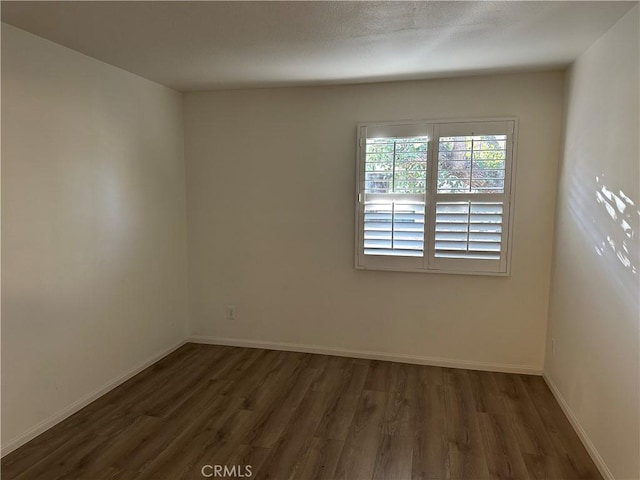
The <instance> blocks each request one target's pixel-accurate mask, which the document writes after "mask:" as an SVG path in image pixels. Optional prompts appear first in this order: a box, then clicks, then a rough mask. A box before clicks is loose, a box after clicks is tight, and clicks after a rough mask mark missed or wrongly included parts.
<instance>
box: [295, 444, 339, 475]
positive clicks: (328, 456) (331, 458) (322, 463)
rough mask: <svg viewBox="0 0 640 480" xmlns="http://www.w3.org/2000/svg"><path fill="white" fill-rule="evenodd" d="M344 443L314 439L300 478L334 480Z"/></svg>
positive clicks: (304, 461) (305, 456)
mask: <svg viewBox="0 0 640 480" xmlns="http://www.w3.org/2000/svg"><path fill="white" fill-rule="evenodd" d="M343 448H344V441H342V440H334V439H331V438H319V437H314V438H313V439H312V440H311V443H310V445H309V448H308V449H307V450H306V452H304V460H303V463H302V466H301V468H300V474H299V478H301V479H304V480H333V478H334V475H335V471H336V467H337V466H338V460H339V459H340V454H341V453H342V449H343Z"/></svg>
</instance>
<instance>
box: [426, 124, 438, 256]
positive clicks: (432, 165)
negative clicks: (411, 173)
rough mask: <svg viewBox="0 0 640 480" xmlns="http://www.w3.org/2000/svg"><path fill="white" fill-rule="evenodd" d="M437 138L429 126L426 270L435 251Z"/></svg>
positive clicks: (433, 127)
mask: <svg viewBox="0 0 640 480" xmlns="http://www.w3.org/2000/svg"><path fill="white" fill-rule="evenodd" d="M437 147H438V138H437V126H436V125H430V126H429V143H428V145H427V191H426V193H425V206H424V213H425V222H426V223H425V226H424V235H425V239H424V263H423V266H424V268H426V269H430V268H431V267H432V263H433V258H434V251H435V231H436V210H435V208H436V202H435V198H436V191H437V187H438V178H437V177H438V150H437Z"/></svg>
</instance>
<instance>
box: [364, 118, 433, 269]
mask: <svg viewBox="0 0 640 480" xmlns="http://www.w3.org/2000/svg"><path fill="white" fill-rule="evenodd" d="M430 136H431V128H430V127H429V126H428V125H426V124H395V125H391V124H385V125H376V126H372V127H370V128H366V127H362V128H361V132H360V142H361V146H360V152H361V157H362V160H361V162H360V163H361V165H362V169H359V171H358V173H359V175H358V177H359V182H358V191H359V200H360V201H359V206H358V207H359V209H358V216H359V217H360V218H361V219H362V222H360V225H359V232H358V237H359V238H360V239H361V241H360V244H359V245H358V253H357V256H358V258H360V261H359V264H358V266H360V267H365V266H370V267H377V268H390V269H394V268H395V267H396V266H397V265H400V266H402V267H404V268H422V267H423V264H424V253H425V224H426V222H425V214H426V205H425V200H426V191H427V150H428V145H429V137H430Z"/></svg>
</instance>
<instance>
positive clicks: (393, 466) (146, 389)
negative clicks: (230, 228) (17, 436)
mask: <svg viewBox="0 0 640 480" xmlns="http://www.w3.org/2000/svg"><path fill="white" fill-rule="evenodd" d="M208 464H210V465H212V466H213V465H214V464H215V465H218V468H220V466H227V467H234V468H235V469H236V470H235V472H236V473H237V472H240V471H241V470H239V469H240V468H241V467H246V466H247V465H249V466H251V467H252V474H253V475H252V476H251V478H254V479H276V480H287V479H301V480H309V479H331V480H334V479H349V480H360V479H362V480H373V479H390V480H403V479H405V478H406V479H416V480H418V479H420V480H483V479H501V480H502V479H505V480H515V479H523V480H529V479H531V480H589V479H593V480H600V479H601V476H600V475H599V473H598V471H597V469H596V467H595V465H594V464H593V462H592V461H591V459H590V458H589V455H588V454H587V452H586V450H585V449H584V447H583V446H582V444H581V442H580V440H579V438H578V437H577V435H576V434H575V432H574V431H573V429H572V427H571V425H570V423H569V422H568V420H567V418H566V417H565V416H564V413H563V412H562V410H561V408H560V406H559V405H558V404H557V402H556V401H555V399H554V398H553V395H552V394H551V392H550V391H549V389H548V388H547V386H546V384H545V383H544V381H543V380H542V379H541V378H540V377H531V376H525V375H511V374H498V373H491V372H474V371H467V370H460V369H452V368H442V367H430V366H421V365H408V364H400V363H394V362H383V361H376V360H363V359H352V358H347V357H332V356H326V355H311V354H304V353H294V352H283V351H268V350H260V349H247V348H240V347H228V346H215V345H195V344H187V345H184V346H183V347H181V348H180V349H178V350H176V351H175V352H173V353H172V354H170V355H168V356H167V357H165V358H163V359H162V360H160V361H159V362H157V363H156V364H154V365H153V366H151V367H149V368H147V369H145V370H144V371H142V372H141V373H140V374H138V375H136V376H134V377H133V378H132V379H130V380H129V381H127V382H125V383H124V384H122V385H121V386H119V387H118V388H116V389H114V390H112V391H111V392H109V393H107V394H106V395H104V396H103V397H101V398H99V399H98V400H97V401H95V402H93V403H91V404H90V405H88V406H87V407H86V408H84V409H82V410H81V411H79V412H77V413H76V414H75V415H72V416H71V417H69V418H68V419H67V420H65V421H63V422H61V423H60V424H58V425H56V426H55V427H53V428H52V429H50V430H48V431H47V432H45V433H43V434H42V435H40V436H38V437H37V438H36V439H34V440H33V441H31V442H29V443H27V444H26V445H24V446H23V447H21V448H19V449H17V450H16V451H15V452H12V453H11V454H9V455H7V456H5V457H4V458H2V462H1V472H0V473H1V475H2V478H3V480H5V479H8V480H16V479H19V480H139V479H143V480H145V479H147V480H179V479H201V478H204V477H203V476H202V473H201V469H202V467H203V466H204V465H208Z"/></svg>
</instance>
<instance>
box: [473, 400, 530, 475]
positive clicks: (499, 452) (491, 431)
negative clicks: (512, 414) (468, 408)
mask: <svg viewBox="0 0 640 480" xmlns="http://www.w3.org/2000/svg"><path fill="white" fill-rule="evenodd" d="M478 418H479V421H480V431H481V434H482V439H483V441H484V447H485V448H484V451H485V456H486V461H487V466H488V468H489V475H490V477H491V479H492V480H530V477H529V473H528V470H527V466H526V465H525V462H524V458H523V457H522V454H521V452H520V449H519V448H518V444H517V442H516V438H515V433H514V432H513V427H512V425H511V422H510V420H509V417H508V416H506V415H501V414H494V413H484V412H480V413H478Z"/></svg>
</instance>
